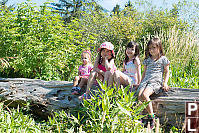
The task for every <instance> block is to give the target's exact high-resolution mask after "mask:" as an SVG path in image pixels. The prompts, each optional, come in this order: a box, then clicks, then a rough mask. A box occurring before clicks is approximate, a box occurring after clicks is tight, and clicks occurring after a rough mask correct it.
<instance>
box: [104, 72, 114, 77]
mask: <svg viewBox="0 0 199 133" xmlns="http://www.w3.org/2000/svg"><path fill="white" fill-rule="evenodd" d="M105 75H106V76H112V75H113V74H112V73H111V72H110V71H106V72H105Z"/></svg>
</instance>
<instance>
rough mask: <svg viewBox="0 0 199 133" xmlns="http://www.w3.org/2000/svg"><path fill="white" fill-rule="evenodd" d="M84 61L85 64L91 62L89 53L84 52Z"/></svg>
mask: <svg viewBox="0 0 199 133" xmlns="http://www.w3.org/2000/svg"><path fill="white" fill-rule="evenodd" d="M81 59H82V63H83V65H86V64H88V63H89V62H90V55H89V54H88V53H82V57H81Z"/></svg>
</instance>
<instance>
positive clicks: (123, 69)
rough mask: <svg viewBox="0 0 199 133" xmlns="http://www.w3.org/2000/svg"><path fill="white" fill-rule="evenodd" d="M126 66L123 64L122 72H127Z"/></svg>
mask: <svg viewBox="0 0 199 133" xmlns="http://www.w3.org/2000/svg"><path fill="white" fill-rule="evenodd" d="M124 66H125V63H124V62H123V68H122V72H125V71H126V70H125V67H124Z"/></svg>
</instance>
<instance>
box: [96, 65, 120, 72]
mask: <svg viewBox="0 0 199 133" xmlns="http://www.w3.org/2000/svg"><path fill="white" fill-rule="evenodd" d="M98 68H99V69H100V70H102V71H104V72H106V68H105V66H103V65H101V64H99V65H98ZM114 71H116V67H115V65H113V69H111V72H114Z"/></svg>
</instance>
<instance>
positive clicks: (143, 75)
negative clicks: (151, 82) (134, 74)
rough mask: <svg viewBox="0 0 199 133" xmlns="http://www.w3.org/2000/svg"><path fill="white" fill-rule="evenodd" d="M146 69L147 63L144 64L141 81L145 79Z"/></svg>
mask: <svg viewBox="0 0 199 133" xmlns="http://www.w3.org/2000/svg"><path fill="white" fill-rule="evenodd" d="M146 69H147V67H146V65H144V72H143V73H142V79H141V81H142V80H143V79H144V77H145V73H146Z"/></svg>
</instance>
